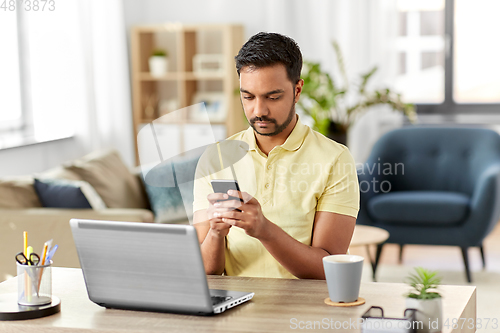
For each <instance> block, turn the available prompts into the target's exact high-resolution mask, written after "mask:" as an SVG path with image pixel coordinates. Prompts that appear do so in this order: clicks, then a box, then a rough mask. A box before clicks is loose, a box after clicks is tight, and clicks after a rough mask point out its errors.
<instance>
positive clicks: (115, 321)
mask: <svg viewBox="0 0 500 333" xmlns="http://www.w3.org/2000/svg"><path fill="white" fill-rule="evenodd" d="M52 274H53V293H54V295H56V296H58V297H59V298H60V299H61V312H60V313H58V314H55V315H52V316H50V317H46V318H40V319H32V320H26V321H3V322H2V321H0V332H42V333H43V332H65V333H67V332H107V333H110V332H165V331H168V332H197V333H198V332H200V333H201V332H243V331H245V332H290V331H304V329H299V326H298V325H301V327H305V325H307V322H311V323H314V321H318V322H319V323H320V324H323V323H325V322H328V323H332V324H328V325H335V323H336V322H340V323H343V322H347V323H348V322H349V320H350V319H351V321H352V322H356V321H357V320H358V318H360V316H361V315H362V314H363V313H364V312H365V311H366V310H367V309H368V308H369V307H370V306H372V305H379V306H382V307H383V308H384V310H385V313H386V316H397V317H402V315H403V309H404V302H405V300H404V297H403V296H402V295H403V293H404V292H405V291H407V290H408V287H406V286H405V285H403V284H393V283H363V284H362V285H361V291H360V296H362V297H364V298H365V299H366V304H364V305H361V306H358V307H352V308H336V307H331V306H328V305H325V304H324V303H323V301H324V299H325V298H326V297H328V291H327V287H326V282H325V281H319V280H281V279H263V278H239V277H221V276H210V277H209V285H210V288H219V289H224V288H225V289H234V290H242V291H253V292H255V297H254V298H253V300H251V301H250V302H248V303H246V304H243V305H240V306H237V307H236V308H233V309H231V310H228V311H226V312H224V313H222V314H220V315H216V316H208V317H200V316H189V315H178V314H169V313H153V312H139V311H124V310H109V309H105V308H102V307H100V306H98V305H96V304H94V303H92V302H91V301H90V300H89V299H88V297H87V292H86V289H85V284H84V281H83V276H82V273H81V270H80V269H75V268H54V269H53V272H52ZM16 282H17V281H16V279H15V278H14V279H10V280H7V281H5V282H3V283H1V284H0V294H3V293H15V292H16V288H17V283H16ZM441 292H442V294H443V295H444V299H443V301H444V304H443V315H444V318H450V320H451V319H453V318H474V319H475V318H476V288H475V287H470V286H443V287H442V289H441ZM317 325H318V324H317ZM337 325H338V324H337ZM294 327H295V328H296V329H293V328H294ZM317 328H318V326H317ZM328 329H329V330H332V328H328ZM319 330H320V331H324V330H325V329H319ZM305 331H313V330H305ZM336 331H337V332H359V330H357V329H341V330H336ZM445 332H455V331H452V330H451V329H446V328H444V330H443V333H445ZM456 332H459V331H458V330H457V331H456ZM461 332H474V330H469V331H467V330H462V331H461Z"/></svg>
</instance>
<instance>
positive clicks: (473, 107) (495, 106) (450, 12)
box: [414, 0, 500, 116]
mask: <svg viewBox="0 0 500 333" xmlns="http://www.w3.org/2000/svg"><path fill="white" fill-rule="evenodd" d="M444 11H445V59H444V80H445V82H444V101H443V102H442V103H440V104H428V103H414V104H415V107H416V111H417V113H418V114H422V115H425V114H431V115H432V114H441V115H450V116H452V115H456V114H489V115H492V114H499V113H500V103H456V102H455V101H454V100H453V79H454V72H453V68H454V63H453V59H454V57H453V56H454V48H453V46H454V43H455V31H454V25H455V0H445V9H444Z"/></svg>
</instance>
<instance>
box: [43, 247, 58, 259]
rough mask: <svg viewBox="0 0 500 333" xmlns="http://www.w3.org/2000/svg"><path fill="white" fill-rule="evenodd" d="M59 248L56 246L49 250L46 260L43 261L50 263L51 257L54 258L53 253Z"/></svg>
mask: <svg viewBox="0 0 500 333" xmlns="http://www.w3.org/2000/svg"><path fill="white" fill-rule="evenodd" d="M58 247H59V246H58V245H57V244H56V245H54V247H53V248H51V249H50V251H49V253H48V254H47V258H46V259H45V261H47V262H50V260H52V257H53V256H54V253H56V250H57V248H58Z"/></svg>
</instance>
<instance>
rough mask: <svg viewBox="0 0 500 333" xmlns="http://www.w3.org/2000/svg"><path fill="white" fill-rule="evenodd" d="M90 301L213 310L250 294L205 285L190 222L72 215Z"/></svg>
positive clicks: (200, 311)
mask: <svg viewBox="0 0 500 333" xmlns="http://www.w3.org/2000/svg"><path fill="white" fill-rule="evenodd" d="M69 223H70V225H71V231H72V232H73V239H74V240H75V245H76V249H77V251H78V257H79V259H80V265H81V267H82V270H83V276H84V278H85V284H86V286H87V292H88V295H89V298H90V300H91V301H92V302H94V303H96V304H98V305H101V306H104V307H107V308H119V309H130V310H145V311H161V312H179V313H192V314H216V313H221V312H223V311H225V310H226V309H229V308H232V307H234V306H236V305H238V304H241V303H243V302H246V301H248V300H250V299H251V298H252V297H253V295H254V293H249V292H238V291H227V290H214V289H208V284H207V277H206V275H205V269H204V266H203V260H202V257H201V252H200V245H199V243H198V237H197V235H196V230H195V228H194V227H193V226H190V225H171V224H154V223H137V222H116V221H94V220H80V219H72V220H71V221H70V222H69Z"/></svg>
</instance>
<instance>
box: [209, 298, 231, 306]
mask: <svg viewBox="0 0 500 333" xmlns="http://www.w3.org/2000/svg"><path fill="white" fill-rule="evenodd" d="M211 298H212V305H217V304H219V303H223V302H225V301H229V300H230V299H231V298H233V297H232V296H211Z"/></svg>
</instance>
